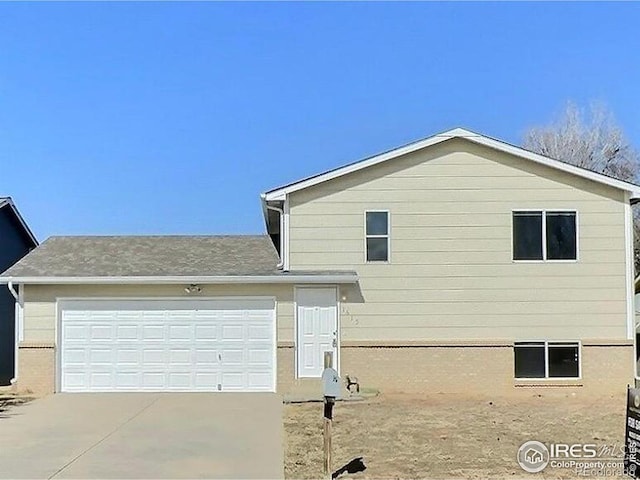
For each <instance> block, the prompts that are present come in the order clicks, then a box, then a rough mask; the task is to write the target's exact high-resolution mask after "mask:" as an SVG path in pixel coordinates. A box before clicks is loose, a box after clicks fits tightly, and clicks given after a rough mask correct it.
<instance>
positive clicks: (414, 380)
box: [2, 129, 640, 393]
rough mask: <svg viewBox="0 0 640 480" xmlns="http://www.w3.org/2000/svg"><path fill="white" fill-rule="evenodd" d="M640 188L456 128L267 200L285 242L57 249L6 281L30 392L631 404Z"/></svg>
mask: <svg viewBox="0 0 640 480" xmlns="http://www.w3.org/2000/svg"><path fill="white" fill-rule="evenodd" d="M637 198H640V187H638V186H636V185H632V184H629V183H625V182H621V181H618V180H615V179H612V178H609V177H606V176H603V175H600V174H597V173H593V172H591V171H588V170H584V169H581V168H577V167H574V166H571V165H568V164H565V163H562V162H559V161H556V160H552V159H549V158H546V157H543V156H541V155H537V154H535V153H532V152H529V151H526V150H523V149H521V148H518V147H515V146H512V145H509V144H506V143H504V142H500V141H497V140H494V139H491V138H488V137H485V136H482V135H478V134H475V133H472V132H469V131H466V130H462V129H456V130H452V131H449V132H446V133H443V134H440V135H436V136H434V137H430V138H428V139H426V140H422V141H419V142H416V143H412V144H410V145H407V146H404V147H401V148H398V149H396V150H392V151H390V152H387V153H384V154H381V155H378V156H375V157H371V158H369V159H366V160H363V161H361V162H357V163H354V164H352V165H348V166H346V167H343V168H339V169H336V170H332V171H329V172H327V173H324V174H321V175H317V176H314V177H311V178H307V179H304V180H302V181H299V182H296V183H293V184H289V185H286V186H284V187H281V188H278V189H274V190H271V191H268V192H266V193H265V194H263V195H262V204H263V210H264V215H265V220H266V226H267V233H268V236H266V235H265V236H256V237H254V236H236V237H229V236H222V237H170V236H169V237H54V238H51V239H49V240H47V241H46V242H44V243H43V244H42V245H41V246H40V247H39V248H37V249H36V250H35V251H34V252H32V253H31V254H29V255H28V256H27V257H26V258H24V259H23V260H22V261H20V262H19V263H18V264H17V265H15V266H14V267H12V268H10V269H9V270H8V271H6V272H5V273H4V274H3V275H2V278H3V279H4V282H5V283H8V286H9V288H10V289H11V290H12V291H14V292H16V294H17V295H18V297H19V305H20V307H19V308H18V310H19V312H20V317H21V318H20V321H19V322H18V337H19V338H20V349H19V359H20V360H19V364H20V371H19V378H18V385H19V387H20V388H23V389H30V390H33V391H36V392H40V393H48V392H53V391H68V392H75V391H114V390H126V391H139V390H163V391H164V390H176V391H178V390H183V391H184V390H196V391H218V390H220V391H274V390H277V391H279V392H282V393H286V392H296V391H301V390H305V391H307V392H309V391H315V392H317V393H318V392H319V391H320V386H319V382H318V378H319V377H320V375H321V373H322V369H323V363H322V362H323V360H322V359H323V354H324V352H325V351H330V352H332V353H333V358H334V366H335V367H336V368H337V369H338V370H339V371H340V373H341V374H342V375H343V376H344V375H345V374H351V375H355V376H357V377H358V378H359V380H360V383H361V385H362V386H363V387H374V388H379V389H382V390H396V391H416V392H439V391H447V392H478V393H482V392H483V393H496V392H509V391H511V390H513V389H514V388H519V387H521V388H527V387H530V386H541V385H542V386H546V387H549V386H563V387H567V386H569V387H575V388H577V387H583V388H586V389H589V390H592V391H598V390H600V391H621V390H622V389H624V388H625V386H626V385H627V384H629V383H631V381H632V380H633V377H634V364H635V362H634V337H635V326H634V299H633V294H634V285H633V250H632V248H633V241H632V240H633V239H632V222H631V221H632V219H631V206H630V204H631V202H633V201H635V200H636V199H637Z"/></svg>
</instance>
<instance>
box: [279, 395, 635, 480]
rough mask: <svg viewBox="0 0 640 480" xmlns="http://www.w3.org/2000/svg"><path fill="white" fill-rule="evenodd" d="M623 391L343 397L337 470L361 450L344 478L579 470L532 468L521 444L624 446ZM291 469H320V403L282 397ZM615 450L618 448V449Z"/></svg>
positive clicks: (336, 432)
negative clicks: (358, 469) (522, 458)
mask: <svg viewBox="0 0 640 480" xmlns="http://www.w3.org/2000/svg"><path fill="white" fill-rule="evenodd" d="M625 401H626V400H625V397H624V395H620V396H616V397H599V398H590V397H587V396H579V395H571V394H567V393H564V392H563V393H555V394H548V393H544V392H543V393H542V395H540V394H535V393H533V392H531V391H527V392H523V393H522V394H521V395H518V396H514V397H509V398H493V399H492V398H468V397H467V398H462V397H460V396H452V395H437V396H423V397H418V396H409V395H381V396H379V397H375V398H372V399H370V400H366V401H362V402H339V403H338V404H337V405H336V407H335V410H334V424H333V463H332V469H333V470H337V469H338V468H339V467H341V466H342V465H344V464H346V463H347V462H349V461H350V460H352V459H353V458H355V457H359V456H362V457H364V462H365V464H366V466H367V469H366V471H364V472H362V473H357V474H345V475H343V476H341V477H340V478H354V479H356V478H451V477H456V478H474V479H475V478H504V477H506V476H511V477H518V478H519V477H531V476H535V477H538V478H571V477H577V476H578V475H577V473H576V471H575V468H573V469H558V468H552V467H551V466H548V467H547V468H546V469H545V470H544V471H543V472H542V473H539V474H536V475H532V474H529V473H526V472H524V471H523V470H521V469H520V467H519V465H518V464H517V462H516V454H517V451H518V448H519V447H520V445H521V444H522V443H523V442H525V441H528V440H538V441H541V442H543V443H570V444H574V443H592V444H596V445H598V450H599V453H598V456H604V457H612V456H614V455H607V454H606V453H605V452H604V451H601V447H603V448H607V447H610V448H614V447H615V448H618V449H619V448H620V447H621V445H622V444H623V441H624V428H625V425H624V422H625V407H626V404H625ZM285 436H286V447H285V477H286V478H321V477H322V404H321V403H304V404H290V405H285ZM615 456H619V454H618V455H615Z"/></svg>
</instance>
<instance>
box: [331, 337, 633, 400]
mask: <svg viewBox="0 0 640 480" xmlns="http://www.w3.org/2000/svg"><path fill="white" fill-rule="evenodd" d="M581 354H582V378H581V379H577V380H571V381H563V382H551V383H550V382H548V381H544V380H543V381H535V380H534V381H528V382H524V381H516V380H514V373H513V368H514V367H513V347H511V346H451V347H438V346H433V347H399V348H390V347H379V348H375V347H346V348H343V349H342V365H343V371H344V372H346V373H350V374H353V375H355V376H356V377H358V380H359V382H360V385H361V387H362V388H374V389H377V390H382V391H385V392H411V393H467V394H468V393H474V394H486V395H508V394H511V393H515V392H516V391H517V390H520V389H522V390H525V389H527V390H536V389H538V388H545V387H546V388H549V385H553V387H557V388H566V387H579V388H580V389H581V390H585V391H588V392H589V393H594V394H609V393H612V392H623V391H624V389H625V388H626V385H627V384H629V383H630V379H632V378H633V372H632V368H633V346H630V345H624V346H615V345H610V346H587V345H584V346H583V348H582V352H581ZM407 365H411V374H408V373H406V370H407Z"/></svg>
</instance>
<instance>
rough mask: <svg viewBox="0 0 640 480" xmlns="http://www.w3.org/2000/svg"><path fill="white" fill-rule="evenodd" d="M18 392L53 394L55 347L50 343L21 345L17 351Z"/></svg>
mask: <svg viewBox="0 0 640 480" xmlns="http://www.w3.org/2000/svg"><path fill="white" fill-rule="evenodd" d="M18 369H19V370H18V382H17V385H16V387H17V389H18V391H20V392H30V393H33V394H35V395H48V394H50V393H53V392H55V375H56V374H55V372H56V360H55V347H54V345H53V344H50V343H21V344H20V345H19V350H18Z"/></svg>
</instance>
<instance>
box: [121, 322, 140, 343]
mask: <svg viewBox="0 0 640 480" xmlns="http://www.w3.org/2000/svg"><path fill="white" fill-rule="evenodd" d="M118 320H119V319H118ZM129 321H130V320H129ZM139 330H140V329H139V328H138V325H135V324H120V325H118V326H117V327H116V338H117V339H118V341H120V342H122V341H127V340H133V341H137V340H139V339H140V337H139Z"/></svg>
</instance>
